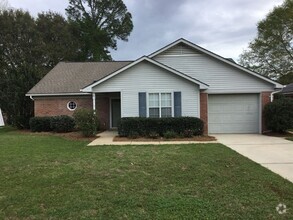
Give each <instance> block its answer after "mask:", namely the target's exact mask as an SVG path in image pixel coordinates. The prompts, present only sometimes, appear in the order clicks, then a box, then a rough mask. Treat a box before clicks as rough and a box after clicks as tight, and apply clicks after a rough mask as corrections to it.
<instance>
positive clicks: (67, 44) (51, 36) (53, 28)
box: [36, 11, 80, 70]
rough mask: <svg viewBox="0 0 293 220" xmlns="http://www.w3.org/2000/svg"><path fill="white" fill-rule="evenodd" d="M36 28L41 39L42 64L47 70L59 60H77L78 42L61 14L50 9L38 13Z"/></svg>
mask: <svg viewBox="0 0 293 220" xmlns="http://www.w3.org/2000/svg"><path fill="white" fill-rule="evenodd" d="M36 30H37V32H38V33H39V34H40V38H41V40H42V48H40V49H41V51H42V65H43V66H44V67H45V68H46V69H47V70H50V69H52V68H53V67H54V66H55V65H56V64H57V63H58V62H60V61H68V60H69V61H75V60H79V59H78V57H79V51H78V48H79V47H80V44H79V42H78V39H77V37H74V30H73V28H72V27H71V25H70V24H69V23H68V22H67V21H66V20H65V18H64V17H63V16H62V15H60V14H58V13H54V12H50V11H49V12H43V13H40V14H38V17H37V19H36Z"/></svg>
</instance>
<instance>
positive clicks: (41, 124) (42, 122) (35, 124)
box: [29, 117, 52, 132]
mask: <svg viewBox="0 0 293 220" xmlns="http://www.w3.org/2000/svg"><path fill="white" fill-rule="evenodd" d="M50 124H51V117H33V118H30V120H29V125H30V129H31V131H32V132H41V131H52V129H51V125H50Z"/></svg>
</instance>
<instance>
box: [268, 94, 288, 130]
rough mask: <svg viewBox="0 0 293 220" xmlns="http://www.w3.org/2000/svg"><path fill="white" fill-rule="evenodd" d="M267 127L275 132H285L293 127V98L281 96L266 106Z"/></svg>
mask: <svg viewBox="0 0 293 220" xmlns="http://www.w3.org/2000/svg"><path fill="white" fill-rule="evenodd" d="M264 118H265V124H266V127H267V129H269V130H271V131H274V132H285V131H286V130H288V129H292V128H293V99H292V98H284V97H279V99H275V100H274V101H273V102H271V103H269V104H267V105H266V106H265V108H264Z"/></svg>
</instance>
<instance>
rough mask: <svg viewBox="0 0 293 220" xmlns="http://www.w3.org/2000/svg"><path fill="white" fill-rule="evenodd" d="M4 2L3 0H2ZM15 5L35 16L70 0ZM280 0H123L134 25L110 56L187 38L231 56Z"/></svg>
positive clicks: (19, 0)
mask: <svg viewBox="0 0 293 220" xmlns="http://www.w3.org/2000/svg"><path fill="white" fill-rule="evenodd" d="M0 1H3V0H0ZM8 2H9V5H10V6H11V7H13V8H22V9H25V10H28V11H30V12H31V13H32V14H33V15H37V13H38V12H42V11H48V10H51V11H56V12H60V13H62V14H65V8H66V7H67V5H68V0H8ZM282 2H283V1H282V0H244V1H243V0H221V1H219V0H205V1H202V0H124V3H125V4H126V6H127V8H128V10H129V11H130V12H131V14H132V17H133V23H134V30H133V32H132V33H131V36H130V37H129V41H128V42H119V43H118V50H117V51H112V52H111V54H112V57H113V58H114V60H132V59H137V58H139V57H140V56H142V55H148V54H150V53H151V52H153V51H155V50H157V49H159V48H161V47H163V46H165V45H166V44H169V43H171V42H172V41H175V40H176V39H178V38H181V37H183V38H186V39H187V40H189V41H192V42H193V43H195V44H198V45H199V46H202V47H204V48H206V49H208V50H211V51H212V52H214V53H217V54H219V55H221V56H223V57H231V58H233V59H235V60H237V59H238V56H239V55H240V54H241V52H242V51H243V49H245V48H247V46H248V43H249V42H250V41H251V40H252V39H254V37H255V36H256V33H257V30H256V25H257V22H258V21H260V20H261V19H263V18H265V16H266V14H267V13H269V12H270V11H271V10H272V9H273V8H274V7H275V6H277V5H280V4H281V3H282Z"/></svg>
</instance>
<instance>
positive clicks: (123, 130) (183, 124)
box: [118, 117, 204, 137]
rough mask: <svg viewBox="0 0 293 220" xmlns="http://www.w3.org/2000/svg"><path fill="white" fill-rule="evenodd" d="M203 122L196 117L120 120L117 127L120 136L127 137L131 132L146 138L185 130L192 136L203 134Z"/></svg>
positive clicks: (130, 118)
mask: <svg viewBox="0 0 293 220" xmlns="http://www.w3.org/2000/svg"><path fill="white" fill-rule="evenodd" d="M203 125H204V123H203V121H202V120H201V119H199V118H196V117H178V118H138V117H129V118H122V119H121V121H120V124H119V126H118V133H119V135H120V136H125V137H128V136H129V134H130V133H131V132H134V131H135V132H137V133H138V134H139V135H140V136H148V137H150V134H153V133H157V135H158V136H161V137H163V136H164V133H166V132H167V131H174V132H175V133H176V134H180V133H183V132H184V131H185V130H192V132H193V135H202V134H203Z"/></svg>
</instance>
